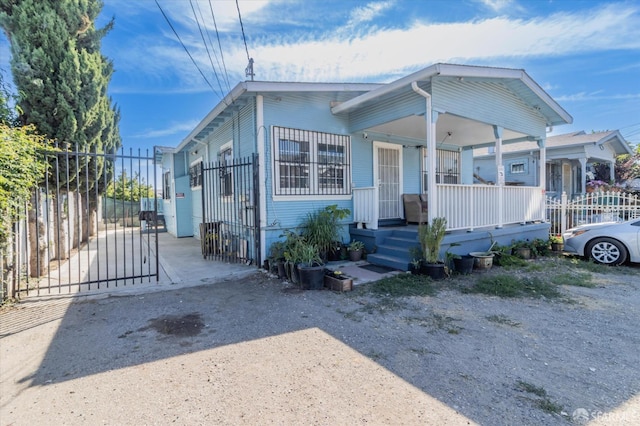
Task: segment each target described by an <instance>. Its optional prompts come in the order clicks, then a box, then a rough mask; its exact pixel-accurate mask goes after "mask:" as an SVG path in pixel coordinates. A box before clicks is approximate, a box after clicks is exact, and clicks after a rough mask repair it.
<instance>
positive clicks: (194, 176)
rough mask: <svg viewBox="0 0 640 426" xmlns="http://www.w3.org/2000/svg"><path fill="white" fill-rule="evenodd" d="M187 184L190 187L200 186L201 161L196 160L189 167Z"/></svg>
mask: <svg viewBox="0 0 640 426" xmlns="http://www.w3.org/2000/svg"><path fill="white" fill-rule="evenodd" d="M189 186H190V187H191V188H197V187H201V186H202V161H198V162H197V163H194V164H192V165H191V167H189Z"/></svg>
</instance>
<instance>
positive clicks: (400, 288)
mask: <svg viewBox="0 0 640 426" xmlns="http://www.w3.org/2000/svg"><path fill="white" fill-rule="evenodd" d="M368 289H369V292H370V293H372V294H374V295H377V296H390V297H405V296H433V295H434V294H435V293H436V291H435V288H434V287H433V283H432V281H431V279H430V278H428V277H426V276H424V275H412V274H397V275H393V276H391V277H387V278H383V279H381V280H379V281H376V282H374V283H372V284H371V285H370V286H369V287H368Z"/></svg>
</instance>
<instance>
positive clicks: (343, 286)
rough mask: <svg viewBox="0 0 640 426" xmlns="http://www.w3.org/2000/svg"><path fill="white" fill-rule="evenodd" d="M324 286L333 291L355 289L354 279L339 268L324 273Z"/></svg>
mask: <svg viewBox="0 0 640 426" xmlns="http://www.w3.org/2000/svg"><path fill="white" fill-rule="evenodd" d="M324 286H325V287H327V288H328V289H329V290H333V291H351V290H352V289H353V279H352V278H350V277H348V276H346V275H345V274H343V273H342V271H339V270H336V271H327V272H326V273H325V274H324Z"/></svg>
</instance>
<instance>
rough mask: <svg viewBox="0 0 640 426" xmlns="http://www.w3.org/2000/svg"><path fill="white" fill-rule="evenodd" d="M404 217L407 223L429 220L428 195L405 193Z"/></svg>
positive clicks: (403, 196)
mask: <svg viewBox="0 0 640 426" xmlns="http://www.w3.org/2000/svg"><path fill="white" fill-rule="evenodd" d="M402 203H403V204H404V218H405V220H406V221H407V223H425V222H428V221H429V217H428V214H427V213H428V208H427V207H428V206H427V195H426V194H403V195H402Z"/></svg>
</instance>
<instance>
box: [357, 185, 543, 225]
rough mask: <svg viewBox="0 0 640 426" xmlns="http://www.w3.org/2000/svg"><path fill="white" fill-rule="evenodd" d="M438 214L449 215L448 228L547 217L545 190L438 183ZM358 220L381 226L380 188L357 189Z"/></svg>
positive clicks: (434, 207)
mask: <svg viewBox="0 0 640 426" xmlns="http://www.w3.org/2000/svg"><path fill="white" fill-rule="evenodd" d="M436 197H437V206H429V208H433V209H434V212H433V213H434V217H446V218H447V229H448V230H454V229H468V230H473V229H474V228H479V227H484V226H503V225H506V224H512V223H526V222H533V221H543V220H545V210H544V194H543V193H542V191H541V190H540V188H538V187H531V186H504V187H499V186H493V185H457V184H438V185H437V186H436ZM353 215H354V222H356V223H358V224H362V223H364V224H366V226H367V228H368V229H377V227H378V188H376V187H369V188H354V189H353Z"/></svg>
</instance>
